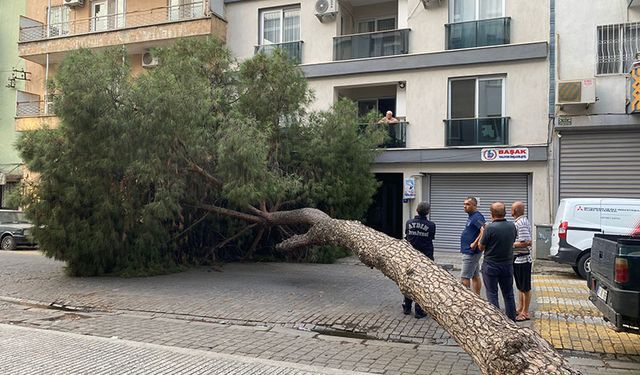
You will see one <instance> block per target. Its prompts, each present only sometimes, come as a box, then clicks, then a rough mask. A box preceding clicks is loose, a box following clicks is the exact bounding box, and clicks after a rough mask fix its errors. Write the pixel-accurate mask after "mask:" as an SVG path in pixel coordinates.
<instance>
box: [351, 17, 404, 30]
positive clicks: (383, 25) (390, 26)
mask: <svg viewBox="0 0 640 375" xmlns="http://www.w3.org/2000/svg"><path fill="white" fill-rule="evenodd" d="M395 29H396V19H395V17H386V18H373V19H365V20H360V21H358V33H372V32H376V31H388V30H395Z"/></svg>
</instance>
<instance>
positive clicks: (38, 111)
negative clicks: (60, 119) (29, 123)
mask: <svg viewBox="0 0 640 375" xmlns="http://www.w3.org/2000/svg"><path fill="white" fill-rule="evenodd" d="M54 115H55V114H54V113H53V102H47V101H44V100H33V101H26V102H17V103H16V117H37V116H54Z"/></svg>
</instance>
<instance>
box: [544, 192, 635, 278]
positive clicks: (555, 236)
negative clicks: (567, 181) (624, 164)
mask: <svg viewBox="0 0 640 375" xmlns="http://www.w3.org/2000/svg"><path fill="white" fill-rule="evenodd" d="M635 232H638V233H640V199H622V198H570V199H563V200H561V201H560V206H559V207H558V212H557V213H556V218H555V221H554V223H553V231H552V233H551V250H550V255H551V259H553V260H555V261H556V262H559V263H564V264H568V265H570V266H572V267H573V270H574V271H575V272H576V273H577V274H578V275H580V277H582V278H583V279H586V278H587V275H588V274H589V271H590V269H591V243H592V242H593V235H594V234H596V233H604V234H622V235H631V234H633V233H635Z"/></svg>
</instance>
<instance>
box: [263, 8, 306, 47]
mask: <svg viewBox="0 0 640 375" xmlns="http://www.w3.org/2000/svg"><path fill="white" fill-rule="evenodd" d="M299 40H300V8H299V7H295V8H282V9H269V10H263V11H261V12H260V45H261V46H265V45H272V44H281V43H291V42H297V41H299Z"/></svg>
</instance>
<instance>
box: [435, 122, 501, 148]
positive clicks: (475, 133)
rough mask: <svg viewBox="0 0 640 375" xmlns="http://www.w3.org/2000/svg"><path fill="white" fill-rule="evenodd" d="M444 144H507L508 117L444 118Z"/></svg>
mask: <svg viewBox="0 0 640 375" xmlns="http://www.w3.org/2000/svg"><path fill="white" fill-rule="evenodd" d="M444 123H445V127H446V130H445V145H446V146H493V145H507V144H509V117H486V118H465V119H450V120H444Z"/></svg>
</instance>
